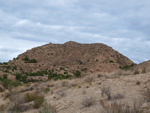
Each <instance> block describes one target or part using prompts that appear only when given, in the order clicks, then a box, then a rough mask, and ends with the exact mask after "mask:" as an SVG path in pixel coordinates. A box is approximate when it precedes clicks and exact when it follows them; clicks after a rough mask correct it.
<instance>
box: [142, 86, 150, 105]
mask: <svg viewBox="0 0 150 113" xmlns="http://www.w3.org/2000/svg"><path fill="white" fill-rule="evenodd" d="M143 95H144V99H145V100H146V101H147V102H150V88H149V87H148V86H147V87H146V89H145V90H144V91H143Z"/></svg>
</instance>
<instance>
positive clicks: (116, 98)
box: [112, 93, 124, 100]
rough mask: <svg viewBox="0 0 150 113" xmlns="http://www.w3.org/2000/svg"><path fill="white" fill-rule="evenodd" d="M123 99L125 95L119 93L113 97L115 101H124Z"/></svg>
mask: <svg viewBox="0 0 150 113" xmlns="http://www.w3.org/2000/svg"><path fill="white" fill-rule="evenodd" d="M123 98H124V95H123V94H121V93H117V94H115V95H113V96H112V99H113V100H118V99H123Z"/></svg>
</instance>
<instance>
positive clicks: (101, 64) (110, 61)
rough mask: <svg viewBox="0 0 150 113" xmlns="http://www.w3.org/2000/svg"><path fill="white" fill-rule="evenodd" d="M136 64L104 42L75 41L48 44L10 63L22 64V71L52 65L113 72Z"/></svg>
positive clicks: (45, 68)
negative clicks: (81, 42) (84, 42)
mask: <svg viewBox="0 0 150 113" xmlns="http://www.w3.org/2000/svg"><path fill="white" fill-rule="evenodd" d="M130 64H133V62H132V61H131V60H129V59H128V58H127V57H125V56H123V55H122V54H120V53H119V52H117V51H115V50H114V49H112V48H111V47H109V46H107V45H104V44H98V43H96V44H80V43H76V42H73V41H70V42H66V43H64V44H52V43H50V44H47V45H43V46H41V47H36V48H33V49H30V50H27V51H26V52H25V53H23V54H21V55H19V56H18V57H17V58H16V59H14V60H12V61H10V62H8V65H9V66H16V67H18V68H17V69H18V71H21V72H35V71H43V70H49V69H52V68H55V69H59V68H66V69H67V70H68V71H70V72H73V71H74V70H88V71H90V72H92V73H95V72H112V71H114V70H116V69H118V67H119V66H121V67H123V66H126V65H130Z"/></svg>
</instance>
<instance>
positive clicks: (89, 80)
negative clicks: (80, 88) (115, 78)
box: [84, 75, 94, 84]
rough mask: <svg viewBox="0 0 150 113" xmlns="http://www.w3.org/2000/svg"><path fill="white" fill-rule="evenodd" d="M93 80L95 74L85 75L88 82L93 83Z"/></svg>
mask: <svg viewBox="0 0 150 113" xmlns="http://www.w3.org/2000/svg"><path fill="white" fill-rule="evenodd" d="M93 80H94V78H93V76H90V75H88V76H85V77H84V81H85V82H86V83H88V84H91V83H92V82H93Z"/></svg>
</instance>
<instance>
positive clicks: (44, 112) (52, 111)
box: [39, 103, 57, 113]
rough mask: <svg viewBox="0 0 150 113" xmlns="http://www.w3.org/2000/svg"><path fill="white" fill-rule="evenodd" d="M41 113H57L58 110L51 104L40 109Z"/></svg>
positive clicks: (45, 104)
mask: <svg viewBox="0 0 150 113" xmlns="http://www.w3.org/2000/svg"><path fill="white" fill-rule="evenodd" d="M39 113H57V112H56V108H55V107H53V106H51V105H50V104H47V103H44V104H43V105H42V106H41V108H40V109H39Z"/></svg>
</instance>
